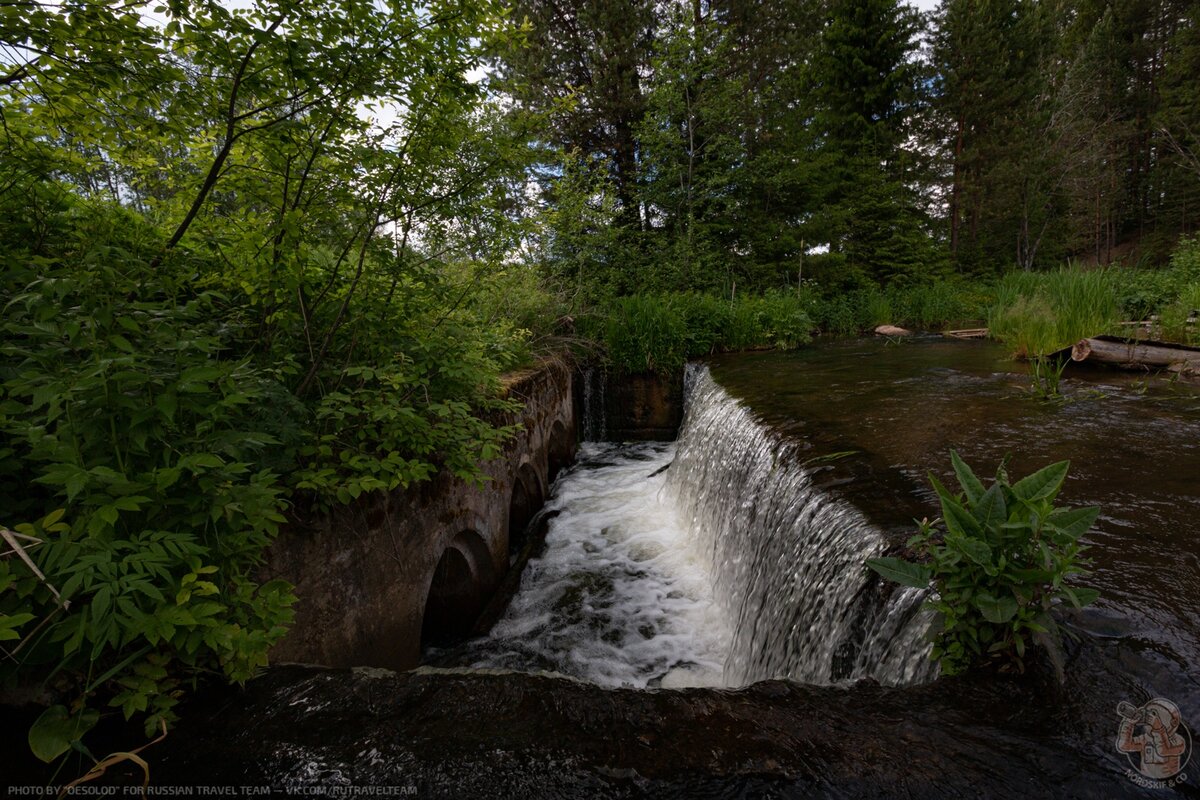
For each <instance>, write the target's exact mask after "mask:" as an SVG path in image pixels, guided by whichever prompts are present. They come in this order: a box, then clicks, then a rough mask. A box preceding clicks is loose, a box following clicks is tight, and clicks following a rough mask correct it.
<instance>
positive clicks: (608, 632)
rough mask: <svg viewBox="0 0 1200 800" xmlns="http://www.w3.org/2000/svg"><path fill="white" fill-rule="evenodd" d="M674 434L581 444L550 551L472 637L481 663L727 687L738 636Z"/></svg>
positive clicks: (610, 681) (557, 497)
mask: <svg viewBox="0 0 1200 800" xmlns="http://www.w3.org/2000/svg"><path fill="white" fill-rule="evenodd" d="M674 453H675V447H674V445H673V444H661V443H641V444H622V445H615V444H602V443H595V442H588V443H585V444H583V445H582V446H581V448H580V452H579V459H578V463H577V464H576V465H575V467H573V468H572V470H571V471H570V472H568V473H566V474H565V475H564V476H563V477H562V478H560V480H559V481H558V483H557V484H556V486H555V491H554V495H553V497H552V498H551V500H550V503H549V509H550V510H558V511H559V514H558V516H556V517H554V518H553V519H552V520H551V521H550V524H549V529H548V533H547V536H546V549H545V552H544V553H543V554H542V556H541V557H540V558H536V559H533V560H531V561H530V562H529V564H528V565H527V566H526V568H525V572H524V573H523V574H522V576H521V588H520V591H519V592H518V593H517V594H516V596H515V597H514V598H513V600H512V603H511V605H510V606H509V608H508V610H507V612H506V613H505V615H504V617H503V618H502V619H501V620H500V621H499V622H498V623H497V624H496V625H495V626H494V627H493V629H492V631H491V633H490V634H489V635H488V636H487V637H486V638H484V639H481V640H477V641H476V642H474V643H472V645H471V651H472V652H471V656H470V658H471V660H472V662H473V665H474V666H476V667H480V668H508V669H522V670H528V669H542V670H548V671H552V672H558V673H562V674H565V675H570V676H573V677H577V678H582V679H584V680H588V681H592V682H594V683H598V684H600V685H602V686H630V687H641V688H644V687H651V686H662V687H668V688H669V687H680V686H704V685H722V684H723V683H724V680H723V677H722V674H723V669H724V662H725V658H726V655H727V653H728V651H729V646H730V641H731V634H730V629H729V625H728V622H727V615H726V614H725V612H724V611H723V609H722V608H720V607H719V606H718V605H717V604H716V603H715V602H714V599H713V582H712V577H711V575H710V573H709V571H708V569H707V564H706V561H705V560H704V559H703V558H702V557H701V556H700V555H699V554H698V553H697V551H696V549H695V548H693V547H691V546H690V545H689V543H688V541H687V540H688V538H689V534H688V532H687V529H686V526H685V525H684V524H683V522H682V521H681V519H680V516H679V514H678V512H677V509H676V506H675V505H674V503H673V502H672V500H671V499H669V498H667V497H666V496H665V493H664V492H663V491H662V489H663V485H664V482H665V480H666V474H665V473H664V472H661V471H660V470H662V469H663V468H664V467H667V465H669V464H670V463H671V460H672V459H673V457H674Z"/></svg>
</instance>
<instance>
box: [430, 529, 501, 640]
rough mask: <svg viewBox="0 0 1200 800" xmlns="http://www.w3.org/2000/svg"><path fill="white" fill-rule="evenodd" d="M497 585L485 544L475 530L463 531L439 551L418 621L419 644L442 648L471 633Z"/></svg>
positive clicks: (494, 571)
mask: <svg viewBox="0 0 1200 800" xmlns="http://www.w3.org/2000/svg"><path fill="white" fill-rule="evenodd" d="M495 586H496V570H495V568H494V567H493V566H492V557H491V554H490V553H489V552H488V548H487V544H486V543H485V542H484V541H483V538H482V537H480V535H479V534H478V533H476V532H475V531H463V532H462V533H459V534H458V535H457V536H455V537H454V540H453V541H451V542H450V544H449V545H448V546H447V547H446V549H445V550H444V551H442V556H441V558H440V559H438V563H437V566H436V567H435V568H434V570H433V579H432V580H431V581H430V583H429V595H428V597H427V598H426V600H425V616H424V619H423V620H422V622H421V646H422V647H425V646H427V645H435V646H438V647H445V646H447V645H451V644H455V643H457V642H460V641H462V640H463V639H466V638H467V637H468V636H470V635H471V631H472V629H473V628H474V626H475V621H476V620H477V619H479V614H480V612H481V611H483V607H484V605H486V603H487V601H488V598H489V597H490V596H491V594H492V591H493V590H494V589H495Z"/></svg>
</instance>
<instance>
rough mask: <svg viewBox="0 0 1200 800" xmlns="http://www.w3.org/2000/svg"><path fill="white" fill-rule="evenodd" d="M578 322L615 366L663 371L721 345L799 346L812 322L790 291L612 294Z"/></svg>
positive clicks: (739, 347)
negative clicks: (597, 310)
mask: <svg viewBox="0 0 1200 800" xmlns="http://www.w3.org/2000/svg"><path fill="white" fill-rule="evenodd" d="M581 327H582V330H581V333H583V334H585V335H590V336H591V338H593V339H598V340H600V341H602V342H603V344H604V348H605V351H606V353H607V356H608V360H609V362H610V364H611V365H612V366H613V367H615V368H616V369H618V370H621V371H624V372H664V373H665V372H671V371H673V370H676V369H678V368H680V367H681V366H683V364H684V362H685V361H687V359H689V358H695V357H699V356H703V355H708V354H710V353H715V352H720V351H724V350H749V349H756V348H778V349H790V348H794V347H798V346H800V345H802V344H805V343H806V342H808V341H810V339H811V331H812V329H813V322H812V319H811V318H810V317H809V316H808V314H807V313H806V311H805V307H804V302H803V300H802V298H800V297H798V296H796V295H794V294H788V293H781V292H775V293H767V294H765V295H747V296H743V297H739V298H737V299H735V300H728V299H724V298H720V297H714V296H712V295H706V294H697V293H684V292H680V293H673V294H659V295H634V296H629V297H621V298H616V299H614V300H611V301H609V302H608V303H607V304H606V305H605V306H603V307H602V308H601V309H600V313H599V315H598V316H597V317H594V318H592V319H591V320H590V321H586V322H584V323H583V325H582V326H581Z"/></svg>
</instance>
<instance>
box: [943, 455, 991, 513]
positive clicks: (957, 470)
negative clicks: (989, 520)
mask: <svg viewBox="0 0 1200 800" xmlns="http://www.w3.org/2000/svg"><path fill="white" fill-rule="evenodd" d="M950 463H951V464H953V465H954V474H955V476H957V477H958V485H959V486H961V487H962V488H963V491H964V492H965V493H966V495H967V500H968V502H970V503H971V505H974V504H975V503H978V502H979V498H981V497H983V483H982V482H981V481H980V480H979V478H977V477H975V473H974V472H972V471H971V468H970V467H968V466H967V463H966V462H965V461H963V460H962V459H961V458H959V457H958V453H956V452H955V451H953V450H951V451H950Z"/></svg>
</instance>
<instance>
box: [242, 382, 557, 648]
mask: <svg viewBox="0 0 1200 800" xmlns="http://www.w3.org/2000/svg"><path fill="white" fill-rule="evenodd" d="M572 380H573V370H572V369H571V368H570V367H569V366H567V365H566V364H564V363H563V362H561V361H558V360H551V361H546V362H543V363H540V364H539V365H537V366H536V367H534V368H531V369H528V370H524V371H522V372H520V373H515V374H512V375H509V376H506V378H505V380H504V386H505V391H506V392H507V393H508V396H509V397H512V398H515V399H518V400H520V401H522V402H523V404H524V407H523V409H522V410H521V411H520V412H517V413H516V414H514V415H510V416H509V417H508V418H507V419H502V420H499V422H501V424H506V425H508V424H514V423H515V424H517V425H518V426H519V429H518V432H517V433H516V435H515V436H513V438H512V439H510V441H509V442H508V444H507V446H506V447H505V450H504V452H503V454H502V455H501V456H500V457H499V458H497V459H494V460H493V461H490V462H488V463H486V464H484V465H483V470H484V472H485V473H486V474H487V475H488V476H489V480H488V481H486V482H485V483H484V484H483V485H482V486H480V485H476V484H472V483H468V482H466V481H463V480H461V479H459V478H455V477H454V476H452V475H449V474H445V473H443V474H440V475H438V476H437V477H435V478H434V479H432V480H430V481H426V482H423V483H421V484H418V485H416V486H413V487H410V488H409V489H406V490H398V491H395V492H391V493H386V494H385V493H375V494H373V495H371V496H368V497H363V498H361V499H360V500H359V501H358V502H356V503H355V504H353V505H351V506H349V507H346V508H340V509H337V510H336V511H334V512H332V513H331V514H329V515H328V516H325V517H324V518H322V519H320V520H318V521H317V522H316V523H315V524H311V525H301V524H298V523H296V524H292V525H289V526H287V527H286V528H285V529H284V530H283V532H282V533H281V534H280V536H279V537H278V538H277V539H276V540H275V542H274V543H273V544H272V546H271V548H270V549H269V551H268V553H267V557H266V561H265V565H264V568H263V573H264V577H266V578H282V579H284V580H287V581H290V582H291V583H293V584H294V585H295V587H296V595H297V596H298V598H299V601H298V602H297V604H296V606H295V611H296V618H295V622H294V623H293V625H292V627H291V629H290V631H289V632H288V634H287V636H285V637H284V639H283V640H282V641H280V642H279V643H278V644H277V645H276V646H275V647H274V648H273V649H272V651H271V654H270V656H271V661H272V663H288V662H292V663H306V664H319V665H324V666H330V667H351V666H373V667H388V668H392V669H408V668H410V667H413V666H416V665H417V664H418V662H419V661H420V655H421V647H422V644H423V643H428V642H432V643H440V644H444V643H449V642H453V641H455V640H456V639H458V638H462V637H464V636H466V635H467V634H468V633H469V632H470V630H471V628H472V626H473V625H474V623H475V620H476V618H477V617H478V615H479V612H480V611H481V610H482V609H483V607H484V606H485V604H486V603H487V601H488V600H489V599H490V598H491V597H492V595H493V593H494V592H495V590H496V588H497V586H498V585H499V584H500V580H501V578H502V577H503V576H504V573H505V572H506V571H507V570H508V565H509V561H510V553H511V552H514V551H515V550H516V549H517V548H518V547H519V546H520V537H521V534H522V532H523V531H524V529H525V527H526V525H527V523H528V522H529V520H530V519H531V518H532V516H533V515H534V513H535V512H536V511H537V510H538V509H539V508H540V507H541V506H542V504H543V502H544V500H545V497H546V493H547V490H548V488H549V486H550V483H551V482H552V481H553V479H554V476H555V474H556V473H557V472H558V470H560V469H562V468H563V467H564V466H566V465H567V464H569V463H570V462H571V460H572V459H573V458H574V454H575V443H576V438H577V437H576V433H575V425H576V423H575V413H574V406H573V403H572Z"/></svg>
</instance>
